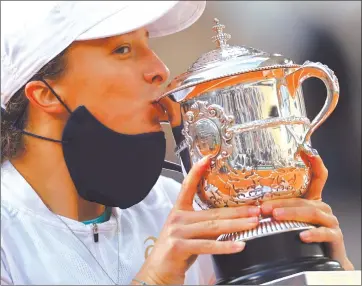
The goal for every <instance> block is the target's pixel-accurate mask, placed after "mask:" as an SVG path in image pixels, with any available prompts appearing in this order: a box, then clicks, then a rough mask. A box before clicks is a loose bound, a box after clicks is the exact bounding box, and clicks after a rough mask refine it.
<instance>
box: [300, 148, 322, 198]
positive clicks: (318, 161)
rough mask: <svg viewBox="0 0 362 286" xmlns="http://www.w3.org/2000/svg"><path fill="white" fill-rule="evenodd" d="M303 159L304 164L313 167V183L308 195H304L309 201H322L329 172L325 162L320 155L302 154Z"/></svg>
mask: <svg viewBox="0 0 362 286" xmlns="http://www.w3.org/2000/svg"><path fill="white" fill-rule="evenodd" d="M300 155H301V158H302V160H303V161H304V163H305V164H306V165H307V166H308V165H309V166H310V167H311V176H312V178H311V182H310V185H309V189H308V191H307V193H306V194H305V195H304V197H305V198H306V199H309V200H320V199H321V198H322V191H323V188H324V185H325V184H326V182H327V178H328V170H327V168H326V166H325V165H324V163H323V160H322V158H321V157H320V156H318V155H313V154H311V155H308V154H307V153H305V152H301V154H300Z"/></svg>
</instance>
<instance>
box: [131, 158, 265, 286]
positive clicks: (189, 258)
mask: <svg viewBox="0 0 362 286" xmlns="http://www.w3.org/2000/svg"><path fill="white" fill-rule="evenodd" d="M209 161H210V160H209V159H208V158H204V159H203V160H201V161H200V162H199V163H197V164H195V165H194V166H193V168H192V169H191V171H190V172H189V174H188V175H187V177H186V178H185V180H184V182H183V185H182V190H181V192H180V195H179V197H178V199H177V202H176V204H175V206H174V208H173V209H172V211H171V213H170V215H169V217H168V219H167V222H166V224H165V226H164V228H163V230H162V232H161V234H160V237H159V239H158V240H157V242H156V244H155V246H154V248H153V249H152V252H151V254H150V256H149V257H148V258H147V260H146V261H145V263H144V265H143V266H142V268H141V270H140V272H139V273H138V274H137V276H136V277H135V278H136V279H137V280H139V281H144V282H146V283H147V284H149V283H150V284H178V285H180V284H183V283H184V279H185V272H186V271H187V270H188V269H189V267H190V266H191V265H192V264H193V262H194V261H195V259H196V258H197V255H199V254H229V253H236V252H240V251H242V250H243V249H244V246H245V243H243V242H233V241H216V238H217V237H218V236H219V235H221V234H224V233H231V232H236V231H242V230H247V229H252V228H254V227H256V226H257V224H258V216H259V214H260V209H259V208H258V207H253V206H243V207H237V208H220V209H210V210H204V211H194V209H193V207H192V203H193V199H194V195H195V193H196V191H197V186H198V184H199V182H200V180H201V178H202V176H203V175H204V174H205V173H206V172H207V169H208V166H209V164H210V162H209Z"/></svg>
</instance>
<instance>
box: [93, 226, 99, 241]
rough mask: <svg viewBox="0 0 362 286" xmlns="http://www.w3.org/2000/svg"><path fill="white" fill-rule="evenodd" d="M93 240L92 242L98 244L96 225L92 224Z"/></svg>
mask: <svg viewBox="0 0 362 286" xmlns="http://www.w3.org/2000/svg"><path fill="white" fill-rule="evenodd" d="M93 239H94V242H98V240H99V235H98V225H97V224H96V223H93Z"/></svg>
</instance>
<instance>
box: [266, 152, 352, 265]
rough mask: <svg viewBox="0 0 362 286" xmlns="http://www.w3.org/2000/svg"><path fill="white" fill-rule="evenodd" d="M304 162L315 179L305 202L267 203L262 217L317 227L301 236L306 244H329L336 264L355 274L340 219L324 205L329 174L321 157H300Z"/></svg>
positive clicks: (298, 199) (284, 201)
mask: <svg viewBox="0 0 362 286" xmlns="http://www.w3.org/2000/svg"><path fill="white" fill-rule="evenodd" d="M301 156H302V159H303V161H304V162H305V163H306V164H308V165H310V166H311V171H312V179H311V183H310V186H309V189H308V192H307V193H306V194H305V195H304V198H293V199H280V200H273V201H268V202H265V203H264V204H263V205H262V206H261V209H262V214H263V215H273V217H274V218H275V219H277V220H294V221H301V222H306V223H311V224H314V225H318V226H319V227H318V228H315V229H310V230H306V231H304V232H301V233H300V238H301V239H302V241H303V242H306V243H311V242H327V243H328V245H329V248H330V255H331V258H332V259H333V260H337V261H339V263H340V264H341V265H342V267H343V268H344V269H345V270H353V269H354V267H353V265H352V263H351V262H350V261H349V259H348V258H347V253H346V249H345V245H344V240H343V234H342V231H341V229H340V227H339V222H338V219H337V218H336V217H335V216H334V215H333V212H332V209H331V207H330V206H329V205H327V204H326V203H324V202H322V190H323V187H324V185H325V183H326V181H327V177H328V171H327V169H326V167H325V166H324V164H323V161H322V159H321V158H320V157H319V156H318V155H312V154H311V155H307V154H306V153H302V154H301Z"/></svg>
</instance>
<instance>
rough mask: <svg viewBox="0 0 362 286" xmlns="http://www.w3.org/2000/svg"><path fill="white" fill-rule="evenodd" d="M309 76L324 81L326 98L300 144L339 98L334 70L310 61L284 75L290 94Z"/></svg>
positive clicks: (327, 115) (321, 121)
mask: <svg viewBox="0 0 362 286" xmlns="http://www.w3.org/2000/svg"><path fill="white" fill-rule="evenodd" d="M311 77H316V78H319V79H320V80H322V81H323V82H324V84H325V86H326V88H327V98H326V101H325V103H324V106H323V108H322V109H321V111H320V112H319V113H318V115H317V116H316V117H315V118H314V119H313V121H312V123H311V124H310V127H309V129H308V131H307V132H306V134H305V135H304V137H303V142H302V146H305V143H307V142H308V141H309V139H310V137H311V135H312V134H313V132H314V131H315V130H316V129H317V128H318V127H319V126H320V125H321V124H322V123H323V122H324V121H325V120H326V119H327V118H328V117H329V115H331V113H332V112H333V111H334V109H335V108H336V105H337V102H338V99H339V84H338V79H337V77H336V76H335V74H334V72H333V71H332V70H331V69H329V68H328V67H327V66H326V65H323V64H321V63H319V62H317V63H313V62H310V61H306V62H305V63H304V64H303V65H302V66H301V67H300V68H298V69H297V70H295V71H293V72H292V73H290V74H288V75H287V76H286V77H285V80H286V84H287V87H288V90H289V93H290V95H291V96H295V93H296V91H297V90H298V88H299V87H300V86H301V84H302V83H303V82H304V81H305V80H306V79H308V78H311Z"/></svg>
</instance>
